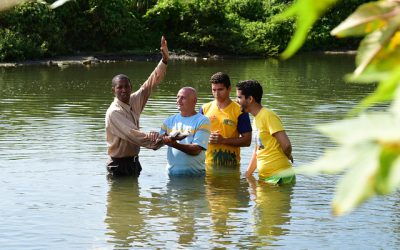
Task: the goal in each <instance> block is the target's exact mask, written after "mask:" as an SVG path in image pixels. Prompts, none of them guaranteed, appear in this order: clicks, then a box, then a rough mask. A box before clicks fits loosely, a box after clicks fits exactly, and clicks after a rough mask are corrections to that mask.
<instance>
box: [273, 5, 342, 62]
mask: <svg viewBox="0 0 400 250" xmlns="http://www.w3.org/2000/svg"><path fill="white" fill-rule="evenodd" d="M336 2H337V0H319V1H313V0H298V1H296V2H295V3H294V4H292V5H291V6H290V7H289V8H288V9H287V10H286V11H284V12H283V13H281V14H279V15H277V16H276V17H274V18H273V20H272V21H274V22H279V21H282V20H286V19H288V18H290V17H294V16H297V20H296V31H295V33H294V35H293V37H292V39H291V40H290V42H289V45H288V47H287V48H286V49H285V51H284V52H283V53H282V54H281V57H282V58H283V59H287V58H289V57H291V56H292V55H294V54H295V53H296V52H297V50H299V49H300V47H301V46H302V45H303V43H304V41H305V40H306V38H307V34H308V32H309V30H310V29H311V27H312V26H313V24H314V23H315V22H316V21H317V19H318V18H319V17H320V16H321V15H322V14H323V13H324V12H325V11H326V10H328V8H329V7H331V6H332V5H333V4H334V3H336Z"/></svg>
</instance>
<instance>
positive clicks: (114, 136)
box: [105, 37, 169, 176]
mask: <svg viewBox="0 0 400 250" xmlns="http://www.w3.org/2000/svg"><path fill="white" fill-rule="evenodd" d="M160 49H161V54H162V59H161V61H160V62H159V63H158V65H157V67H156V68H155V69H154V70H153V72H152V73H151V74H150V76H149V78H148V79H147V80H146V81H145V82H144V83H143V85H142V86H141V87H140V88H139V89H138V90H137V91H135V92H133V93H132V83H131V81H130V80H129V78H128V76H126V75H123V74H119V75H116V76H114V78H113V79H112V92H113V94H114V96H115V98H114V101H113V102H112V103H111V105H110V107H109V108H108V110H107V113H106V120H105V123H106V140H107V153H108V155H109V156H110V160H109V162H108V164H107V171H108V172H109V174H111V175H112V176H139V174H140V171H141V170H142V167H141V165H140V162H139V158H138V155H139V151H140V147H146V148H151V149H157V148H159V147H160V146H162V143H160V142H159V141H157V137H158V133H157V132H155V133H154V132H151V133H144V132H142V131H140V130H139V118H140V114H141V113H142V111H143V109H144V107H145V105H146V103H147V100H148V99H149V97H150V94H151V92H152V90H153V89H155V87H156V86H157V85H158V84H159V83H160V82H161V80H162V79H163V78H164V76H165V73H166V70H167V62H168V58H169V52H168V47H167V41H166V40H165V38H164V37H161V48H160Z"/></svg>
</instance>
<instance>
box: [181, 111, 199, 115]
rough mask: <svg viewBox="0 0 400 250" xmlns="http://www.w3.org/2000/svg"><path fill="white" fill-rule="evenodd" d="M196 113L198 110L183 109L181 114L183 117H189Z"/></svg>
mask: <svg viewBox="0 0 400 250" xmlns="http://www.w3.org/2000/svg"><path fill="white" fill-rule="evenodd" d="M195 114H197V112H196V110H192V111H189V112H182V111H181V116H183V117H189V116H193V115H195Z"/></svg>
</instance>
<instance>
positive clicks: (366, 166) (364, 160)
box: [332, 144, 380, 215]
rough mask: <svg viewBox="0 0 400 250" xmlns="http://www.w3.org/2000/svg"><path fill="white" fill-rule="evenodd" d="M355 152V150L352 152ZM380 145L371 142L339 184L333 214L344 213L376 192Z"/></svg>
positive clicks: (333, 204) (333, 203)
mask: <svg viewBox="0 0 400 250" xmlns="http://www.w3.org/2000/svg"><path fill="white" fill-rule="evenodd" d="M351 153H353V152H351ZM379 153H380V146H379V145H376V144H375V145H374V144H370V148H369V149H368V150H365V149H363V152H362V155H360V157H359V159H358V161H357V162H356V163H355V164H354V165H353V166H352V168H351V169H350V171H348V172H347V173H346V175H345V176H344V178H343V179H341V180H340V182H339V183H338V185H337V189H336V194H335V197H334V199H333V202H332V209H333V214H335V215H344V214H346V213H348V212H350V211H351V210H353V209H354V208H355V207H356V206H358V205H359V204H360V203H361V202H363V201H365V200H366V199H368V198H370V197H371V196H373V195H374V194H375V191H374V175H375V174H376V171H377V168H378V166H379V163H378V157H379Z"/></svg>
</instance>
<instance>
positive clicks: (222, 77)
mask: <svg viewBox="0 0 400 250" xmlns="http://www.w3.org/2000/svg"><path fill="white" fill-rule="evenodd" d="M210 82H211V83H212V84H217V83H222V84H224V86H225V87H226V88H229V87H230V86H231V79H229V76H228V74H225V73H223V72H217V73H215V74H214V75H212V76H211V78H210Z"/></svg>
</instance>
